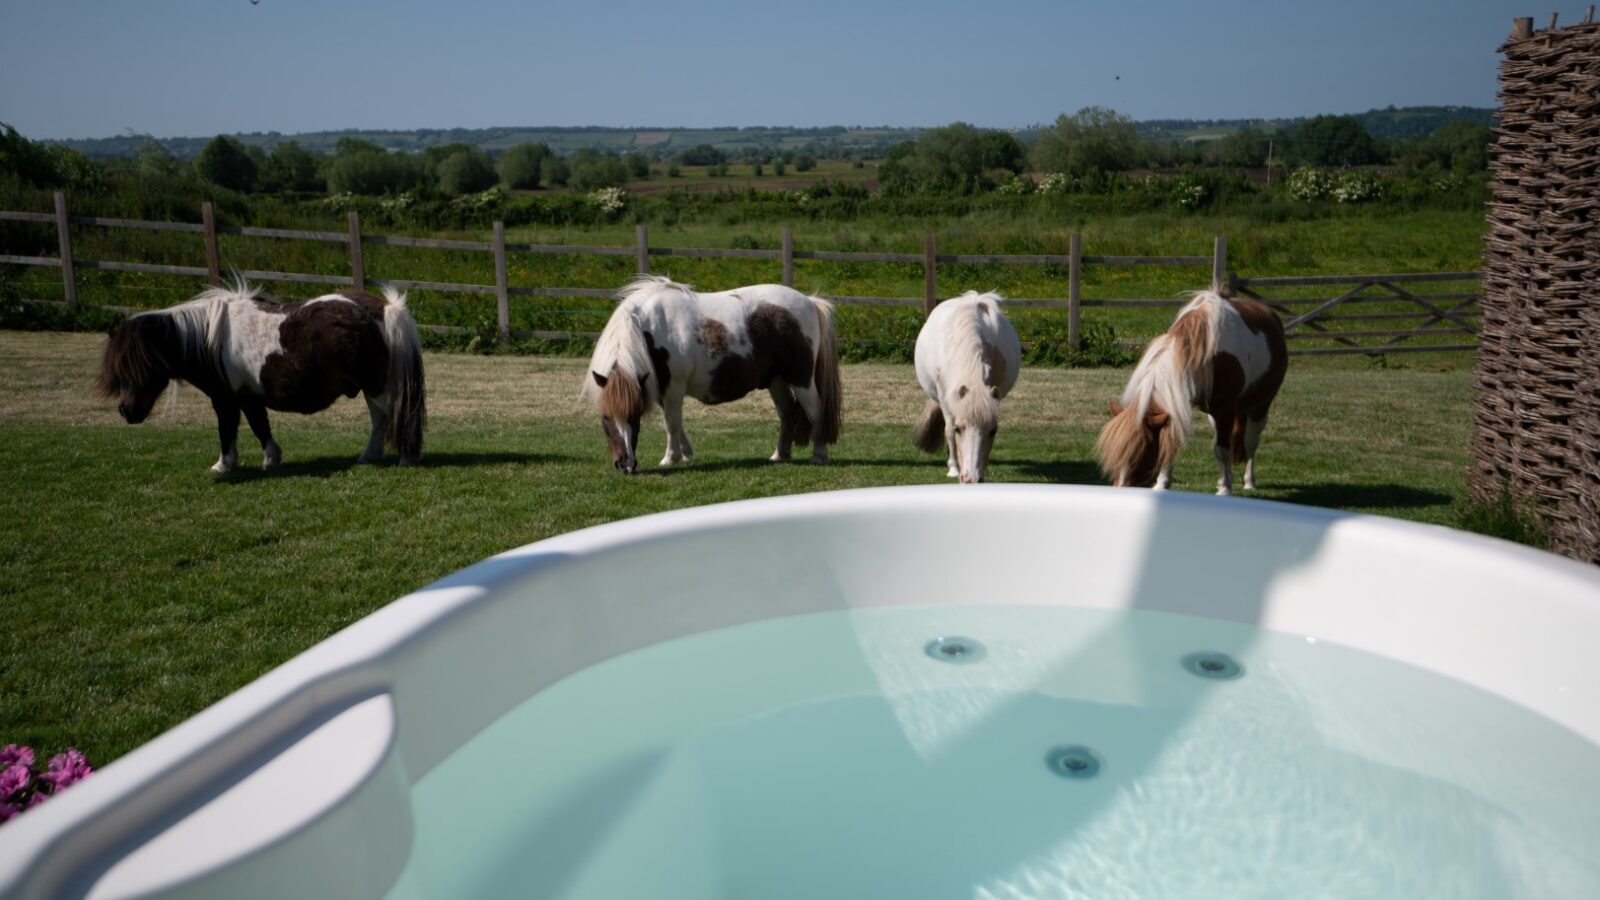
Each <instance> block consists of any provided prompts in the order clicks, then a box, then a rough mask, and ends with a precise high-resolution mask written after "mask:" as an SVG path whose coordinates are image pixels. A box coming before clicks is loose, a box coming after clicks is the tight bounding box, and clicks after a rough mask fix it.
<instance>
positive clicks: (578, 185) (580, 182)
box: [567, 147, 628, 192]
mask: <svg viewBox="0 0 1600 900" xmlns="http://www.w3.org/2000/svg"><path fill="white" fill-rule="evenodd" d="M569 164H570V165H571V166H572V174H571V176H569V177H568V178H567V184H568V185H570V186H571V187H572V189H573V190H576V191H585V192H588V191H593V190H597V189H599V188H603V187H616V186H617V185H620V184H626V183H627V182H628V167H627V166H625V165H623V163H622V160H620V159H618V158H617V157H615V156H609V155H607V154H604V153H600V152H599V151H596V150H591V149H589V148H587V147H586V148H584V149H582V150H579V151H578V152H576V153H574V154H572V159H571V160H570V161H569Z"/></svg>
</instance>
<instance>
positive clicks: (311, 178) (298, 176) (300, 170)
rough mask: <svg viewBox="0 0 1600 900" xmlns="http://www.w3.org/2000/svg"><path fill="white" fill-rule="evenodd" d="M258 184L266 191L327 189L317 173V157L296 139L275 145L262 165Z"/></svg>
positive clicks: (307, 191)
mask: <svg viewBox="0 0 1600 900" xmlns="http://www.w3.org/2000/svg"><path fill="white" fill-rule="evenodd" d="M256 183H257V186H258V187H260V188H261V190H263V191H274V192H277V191H299V192H306V193H309V192H313V191H323V190H326V189H327V184H326V183H325V182H324V181H323V180H322V176H321V175H319V174H318V173H317V157H315V156H313V155H311V154H310V153H308V152H307V151H306V150H304V149H302V148H301V147H300V145H299V144H298V143H297V142H295V141H284V142H283V143H281V144H279V145H278V146H276V147H274V148H273V149H272V154H271V155H270V156H268V157H267V161H266V164H265V165H263V166H262V167H261V170H260V173H259V177H258V178H257V182H256Z"/></svg>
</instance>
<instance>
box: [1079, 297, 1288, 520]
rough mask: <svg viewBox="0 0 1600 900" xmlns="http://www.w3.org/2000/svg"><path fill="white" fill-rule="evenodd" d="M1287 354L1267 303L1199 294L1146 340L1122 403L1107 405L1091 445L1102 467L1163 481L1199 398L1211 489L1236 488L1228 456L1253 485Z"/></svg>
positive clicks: (1158, 484)
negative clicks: (1212, 432) (1211, 441)
mask: <svg viewBox="0 0 1600 900" xmlns="http://www.w3.org/2000/svg"><path fill="white" fill-rule="evenodd" d="M1288 362H1289V352H1288V347H1287V345H1286V344H1285V343H1284V339H1283V323H1282V322H1280V321H1279V320H1278V316H1277V314H1276V313H1274V312H1273V311H1272V310H1271V308H1269V307H1268V306H1266V305H1265V304H1263V303H1257V302H1256V301H1254V300H1242V299H1233V298H1230V297H1224V296H1222V295H1221V294H1218V293H1216V292H1215V291H1206V292H1203V293H1201V294H1197V295H1196V296H1195V298H1194V299H1193V300H1191V301H1189V303H1188V304H1187V305H1186V306H1184V307H1183V309H1182V310H1180V311H1179V312H1178V317H1177V319H1175V320H1174V321H1173V323H1172V327H1171V328H1169V329H1167V333H1166V334H1163V335H1161V336H1160V337H1158V338H1156V339H1155V340H1154V341H1151V342H1150V346H1149V347H1147V348H1145V351H1144V356H1143V357H1142V358H1140V360H1139V365H1138V366H1137V367H1136V368H1135V369H1134V370H1133V377H1132V378H1130V379H1128V386H1127V388H1126V389H1125V390H1124V391H1123V392H1122V403H1121V405H1118V404H1116V403H1113V404H1111V413H1112V418H1111V421H1110V422H1107V423H1106V425H1105V427H1104V428H1102V429H1101V430H1100V437H1099V439H1098V440H1096V441H1095V445H1094V450H1095V455H1096V456H1097V457H1099V459H1100V471H1101V472H1103V473H1104V474H1105V475H1106V476H1107V477H1109V478H1110V479H1111V480H1112V483H1113V484H1115V485H1116V486H1118V487H1124V486H1130V485H1131V486H1137V487H1148V486H1150V485H1152V484H1153V485H1154V486H1155V488H1156V490H1164V489H1166V488H1168V487H1170V486H1171V485H1172V466H1173V463H1175V462H1176V461H1177V459H1178V452H1179V451H1181V450H1182V449H1183V445H1184V443H1185V442H1187V441H1188V440H1189V436H1190V435H1191V434H1192V433H1193V432H1194V407H1199V408H1200V409H1201V410H1202V411H1204V412H1206V413H1209V414H1210V417H1211V420H1212V424H1213V425H1214V426H1215V427H1216V431H1217V440H1216V445H1215V447H1214V448H1213V449H1214V451H1215V453H1216V457H1217V466H1218V467H1219V468H1220V470H1221V477H1220V478H1218V480H1217V493H1218V494H1231V493H1233V464H1234V463H1244V466H1245V468H1244V486H1245V490H1253V489H1255V486H1256V447H1257V446H1259V445H1260V443H1261V431H1262V429H1263V428H1265V427H1266V425H1267V409H1268V407H1270V406H1271V405H1272V400H1273V398H1274V397H1276V396H1277V394H1278V388H1279V386H1281V385H1282V384H1283V373H1284V370H1285V368H1286V367H1287V366H1288Z"/></svg>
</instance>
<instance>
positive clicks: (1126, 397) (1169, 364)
mask: <svg viewBox="0 0 1600 900" xmlns="http://www.w3.org/2000/svg"><path fill="white" fill-rule="evenodd" d="M1193 297H1194V299H1192V300H1190V301H1189V302H1188V303H1187V304H1185V305H1184V307H1183V308H1182V309H1180V310H1178V315H1177V317H1176V318H1175V319H1173V321H1172V327H1170V328H1168V329H1167V332H1166V333H1165V334H1163V335H1161V336H1159V337H1157V338H1156V339H1155V340H1153V341H1151V342H1150V346H1148V347H1146V348H1145V351H1144V355H1143V356H1141V357H1139V364H1138V365H1137V366H1135V367H1134V370H1133V375H1132V377H1130V378H1129V379H1128V386H1127V387H1126V388H1124V389H1123V391H1122V405H1123V406H1124V407H1129V408H1132V409H1135V410H1136V411H1137V412H1136V416H1137V418H1138V420H1139V421H1141V422H1142V421H1143V420H1144V418H1145V413H1146V412H1147V411H1148V410H1149V408H1150V403H1151V402H1152V401H1154V402H1155V403H1156V405H1157V406H1158V407H1159V408H1160V409H1161V410H1162V411H1164V412H1166V413H1167V414H1168V415H1170V416H1171V417H1172V424H1173V427H1175V428H1176V429H1177V432H1178V434H1179V436H1180V446H1181V443H1182V442H1183V441H1187V440H1188V439H1189V435H1190V434H1191V433H1192V432H1193V431H1194V403H1195V401H1196V400H1197V399H1200V398H1202V397H1205V396H1206V395H1208V394H1209V393H1210V391H1211V357H1212V356H1214V355H1216V352H1217V335H1218V333H1219V330H1220V323H1221V317H1222V311H1223V309H1224V308H1226V305H1227V301H1226V300H1224V299H1223V297H1222V295H1220V294H1218V293H1216V292H1215V291H1201V292H1199V293H1197V294H1194V295H1193Z"/></svg>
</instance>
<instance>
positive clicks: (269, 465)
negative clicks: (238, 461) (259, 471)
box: [261, 456, 283, 469]
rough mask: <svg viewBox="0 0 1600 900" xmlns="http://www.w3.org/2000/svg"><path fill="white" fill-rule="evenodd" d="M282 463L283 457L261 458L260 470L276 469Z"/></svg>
mask: <svg viewBox="0 0 1600 900" xmlns="http://www.w3.org/2000/svg"><path fill="white" fill-rule="evenodd" d="M282 462H283V457H281V456H267V457H263V458H262V460H261V468H263V469H276V468H277V467H278V466H279V465H280V464H281V463H282Z"/></svg>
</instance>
